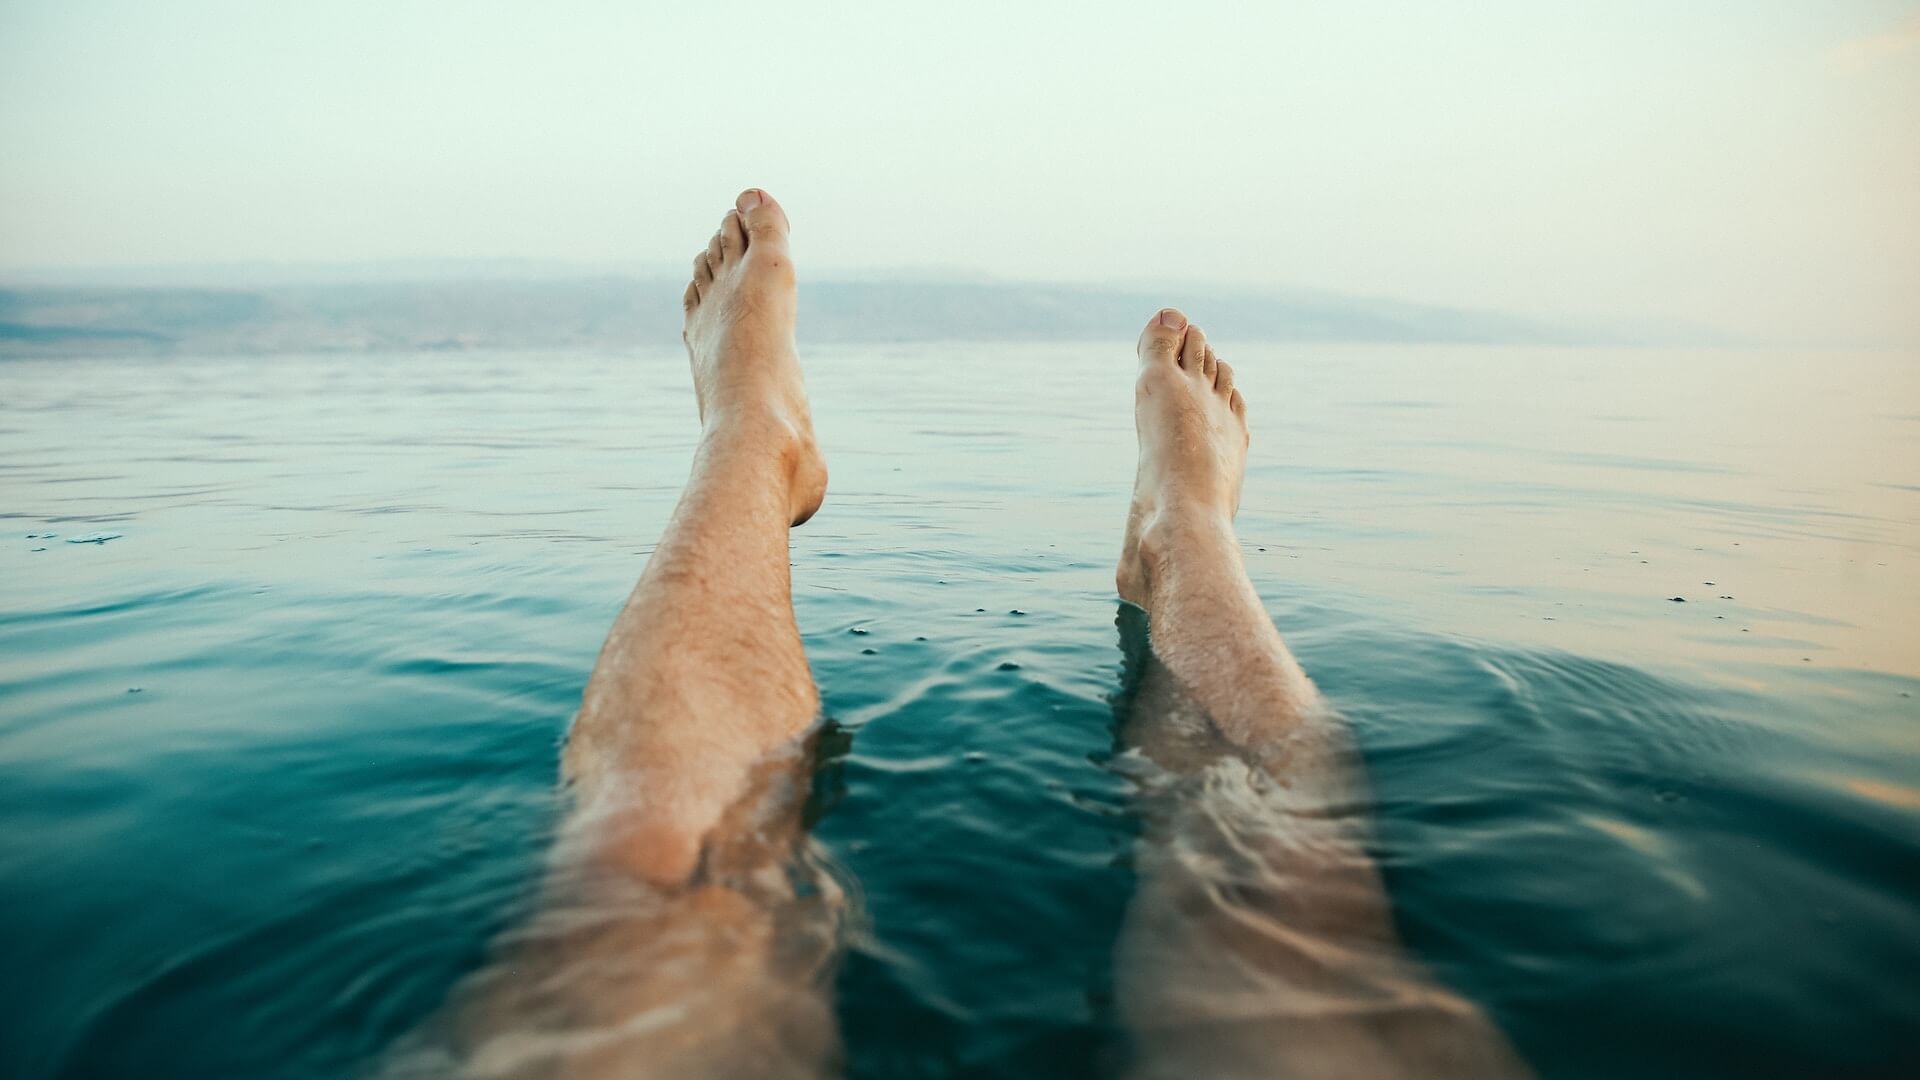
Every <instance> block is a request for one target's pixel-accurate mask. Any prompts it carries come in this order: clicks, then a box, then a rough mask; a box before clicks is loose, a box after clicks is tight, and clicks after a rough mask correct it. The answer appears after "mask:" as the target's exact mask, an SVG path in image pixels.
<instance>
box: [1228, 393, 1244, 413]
mask: <svg viewBox="0 0 1920 1080" xmlns="http://www.w3.org/2000/svg"><path fill="white" fill-rule="evenodd" d="M1227 404H1229V405H1231V406H1233V411H1234V412H1236V413H1238V414H1240V416H1241V418H1243V419H1244V418H1245V417H1246V415H1247V396H1246V395H1245V394H1242V393H1241V392H1240V391H1238V390H1235V391H1234V392H1233V396H1232V397H1230V398H1228V399H1227Z"/></svg>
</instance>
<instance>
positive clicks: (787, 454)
mask: <svg viewBox="0 0 1920 1080" xmlns="http://www.w3.org/2000/svg"><path fill="white" fill-rule="evenodd" d="M699 453H700V456H702V457H705V458H709V459H712V460H716V461H727V462H730V463H737V466H738V467H742V468H747V469H752V470H756V471H758V470H764V471H765V472H764V473H763V475H768V476H770V477H771V478H772V480H773V481H774V482H775V483H777V484H778V485H780V487H781V488H782V490H783V494H784V496H785V498H786V501H787V504H788V516H789V520H790V522H791V523H792V524H795V525H798V524H800V523H801V522H802V521H805V520H806V519H807V518H808V517H811V516H812V515H813V512H814V511H815V510H817V509H819V507H820V501H821V499H822V498H823V497H824V496H825V494H826V486H827V468H826V462H825V461H824V460H822V458H821V456H820V448H819V446H818V444H817V443H815V442H814V439H813V425H812V424H811V423H810V422H809V421H808V419H807V415H806V412H805V411H804V410H802V411H800V412H799V413H797V414H796V413H793V412H790V411H788V410H786V409H782V408H777V407H772V406H765V405H754V406H745V407H729V408H724V409H714V410H711V411H709V412H708V414H707V416H706V420H705V422H704V430H703V432H702V434H701V436H700V451H699ZM729 467H733V466H729Z"/></svg>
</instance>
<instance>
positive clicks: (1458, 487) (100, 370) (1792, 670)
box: [0, 312, 1920, 1078]
mask: <svg viewBox="0 0 1920 1080" xmlns="http://www.w3.org/2000/svg"><path fill="white" fill-rule="evenodd" d="M1201 314H1204V312H1201ZM1229 345H1231V343H1230V342H1229ZM1226 354H1227V355H1228V357H1229V358H1230V359H1231V360H1233V361H1234V363H1235V365H1236V367H1237V368H1238V369H1239V372H1240V383H1241V385H1242V386H1243V387H1244V388H1245V389H1246V391H1247V394H1248V396H1249V398H1250V399H1251V400H1252V403H1253V410H1254V411H1253V418H1254V431H1255V435H1254V445H1253V453H1252V459H1251V469H1250V475H1249V477H1248V482H1247V488H1246V495H1245V499H1244V508H1243V511H1242V516H1241V532H1242V536H1243V538H1244V540H1245V542H1246V551H1247V560H1248V565H1249V568H1250V570H1251V572H1252V574H1253V577H1254V581H1255V583H1256V585H1257V586H1258V588H1259V590H1260V592H1261V595H1262V596H1263V597H1264V598H1265V600H1266V602H1267V604H1268V606H1269V608H1270V610H1271V611H1272V613H1273V616H1274V618H1275V620H1276V622H1277V623H1278V625H1279V626H1280V628H1281V630H1282V632H1283V633H1284V634H1285V635H1286V636H1287V638H1288V640H1289V641H1290V642H1291V643H1292V645H1293V646H1294V648H1295V649H1296V651H1297V652H1298V654H1299V655H1300V657H1301V659H1302V661H1303V663H1304V664H1305V665H1306V667H1307V669H1308V670H1309V672H1311V673H1312V674H1313V675H1314V677H1315V678H1316V679H1317V680H1318V681H1319V682H1320V684H1321V686H1322V687H1323V688H1324V689H1325V690H1326V692H1327V693H1328V695H1329V696H1330V697H1331V698H1332V700H1333V701H1334V702H1335V703H1336V704H1337V705H1338V706H1339V708H1340V709H1341V710H1342V711H1343V712H1344V714H1345V715H1346V716H1347V717H1348V719H1349V721H1350V722H1351V725H1352V728H1353V730H1354V733H1355V737H1356V739H1357V741H1358V743H1359V745H1360V748H1361V751H1362V753H1363V755H1364V757H1365V759H1366V762H1367V767H1368V770H1369V772H1370V774H1371V778H1372V782H1373V788H1374V793H1375V796H1376V798H1377V800H1378V807H1377V813H1378V818H1379V837H1378V849H1377V856H1378V858H1379V860H1380V861H1381V864H1382V865H1383V867H1384V869H1385V873H1386V880H1387V885H1388V887H1389V890H1390V892H1391V894H1392V897H1393V902H1394V905H1395V911H1396V918H1397V920H1398V922H1399V925H1400V928H1401V930H1402V933H1403V934H1404V936H1405V937H1406V939H1407V940H1408V942H1409V944H1410V946H1411V947H1412V948H1413V949H1414V950H1416V951H1417V953H1418V954H1419V955H1420V957H1421V958H1422V959H1423V960H1425V961H1426V962H1427V963H1428V964H1429V965H1431V966H1432V967H1433V968H1434V969H1435V970H1436V971H1437V972H1438V973H1439V974H1440V975H1441V976H1442V977H1443V978H1444V979H1445V980H1447V981H1448V982H1449V983H1451V984H1452V985H1454V986H1455V987H1457V988H1459V989H1460V990H1461V991H1462V992H1464V993H1466V994H1468V995H1469V996H1471V997H1472V998H1474V999H1475V1000H1477V1001H1479V1002H1481V1003H1482V1004H1483V1005H1485V1006H1486V1008H1487V1009H1488V1010H1489V1011H1490V1012H1491V1013H1492V1014H1493V1015H1494V1016H1495V1017H1496V1018H1497V1019H1498V1020H1499V1022H1500V1023H1501V1024H1502V1025H1503V1026H1504V1028H1505V1029H1506V1030H1507V1031H1508V1033H1509V1034H1510V1035H1511V1037H1512V1038H1513V1040H1514V1041H1515V1043H1516V1045H1517V1046H1518V1047H1519V1048H1520V1049H1521V1050H1522V1052H1523V1053H1524V1054H1525V1055H1526V1056H1527V1057H1528V1059H1529V1060H1530V1061H1531V1062H1532V1063H1533V1064H1534V1065H1535V1067H1536V1068H1538V1069H1539V1070H1540V1071H1541V1072H1542V1073H1543V1074H1545V1075H1548V1076H1565V1077H1610V1076H1620V1075H1634V1076H1638V1077H1664V1076H1673V1077H1680V1076H1742V1077H1746V1076H1807V1075H1822V1076H1837V1075H1854V1076H1874V1075H1900V1074H1903V1073H1904V1074H1908V1075H1911V1074H1912V1073H1913V1071H1914V1070H1915V1069H1916V1068H1920V981H1916V979H1915V978H1914V974H1915V972H1917V971H1920V907H1917V906H1916V897H1915V883H1916V882H1920V727H1916V720H1920V708H1917V706H1916V702H1920V697H1917V696H1916V695H1917V694H1920V626H1917V625H1916V622H1917V621H1920V620H1917V617H1916V612H1917V611H1920V361H1917V360H1916V358H1914V357H1910V356H1869V355H1785V354H1766V353H1655V352H1574V351H1551V350H1526V349H1502V350H1484V349H1468V348H1392V349H1384V348H1329V347H1315V348H1291V347H1289V348H1281V347H1254V348H1231V347H1229V348H1228V349H1227V350H1226ZM807 363H808V366H809V380H810V385H811V388H812V391H813V395H814V399H815V406H816V412H817V421H818V427H819V431H820V435H821V437H822V441H823V443H824V445H825V448H826V451H827V454H828V458H829V462H830V465H831V467H832V470H833V487H832V490H831V493H830V494H829V497H828V503H827V506H826V508H825V510H824V511H823V512H822V513H821V515H820V516H819V517H818V518H817V519H815V521H814V522H812V523H811V524H809V525H807V526H806V527H805V528H803V529H801V530H799V532H797V533H796V535H795V540H794V555H793V558H794V564H795V569H794V579H795V603H796V606H797V609H798V614H799V621H800V625H801V628H802V630H803V632H804V634H805V636H806V640H807V645H808V648H809V651H810V653H811V656H812V659H813V665H814V670H815V674H816V677H817V679H818V681H819V683H820V685H821V688H822V691H823V694H824V698H825V703H826V709H827V712H828V713H829V715H830V717H831V718H832V720H833V722H834V724H835V732H836V737H835V739H834V740H833V742H834V743H835V746H834V749H833V752H832V753H831V754H829V755H827V757H826V759H825V760H824V761H823V762H822V763H821V766H820V772H819V775H818V778H817V785H818V788H819V791H818V797H817V800H816V803H817V807H818V810H819V812H820V815H821V816H820V821H819V825H818V828H817V830H816V834H817V836H818V837H819V839H820V841H821V843H822V844H823V845H824V847H825V848H826V849H827V851H828V852H829V853H830V855H831V856H832V858H833V859H834V860H835V861H836V862H837V863H838V864H839V865H840V867H841V868H842V869H843V871H844V872H845V873H846V875H847V876H848V877H849V878H850V879H851V880H853V881H855V882H857V887H858V894H859V897H860V903H861V908H862V911H863V912H864V915H863V918H862V919H861V920H860V921H859V923H858V924H857V926H856V929H855V930H854V931H853V932H852V935H851V938H850V940H849V942H848V951H847V956H846V960H845V963H844V965H843V969H842V973H841V976H840V980H839V1013H840V1018H841V1023H842V1025H843V1028H844V1030H845V1033H846V1040H847V1045H848V1051H849V1054H850V1073H851V1075H854V1076H857V1077H873V1078H881V1077H887V1078H892V1077H921V1076H925V1077H936V1076H938V1077H946V1076H968V1077H1002V1076H1004V1077H1025V1076H1047V1077H1069V1076H1082V1075H1103V1074H1107V1073H1110V1072H1111V1071H1112V1068H1113V1065H1114V1063H1115V1062H1116V1061H1117V1060H1118V1055H1119V1054H1120V1053H1121V1047H1122V1044H1121V1041H1120V1039H1119V1037H1118V1035H1117V1033H1116V1031H1115V1030H1114V1028H1113V1025H1112V1015H1111V1005H1110V1001H1111V985H1110V984H1111V970H1110V960H1109V952H1110V949H1111V947H1112V945H1113V940H1114V936H1115V933H1116V931H1117V929H1118V924H1119V919H1120V916H1121V913H1122V911H1123V909H1124V906H1125V904H1126V902H1127V899H1128V895H1129V891H1130V889H1131V886H1132V871H1131V868H1130V861H1129V853H1130V851H1131V848H1132V844H1133V840H1134V838H1135V835H1136V832H1137V828H1138V826H1137V824H1136V822H1135V819H1134V817H1133V815H1132V813H1131V811H1130V802H1131V794H1132V788H1131V785H1130V782H1129V780H1128V779H1127V769H1126V768H1125V767H1124V762H1122V761H1118V760H1116V757H1117V756H1118V755H1119V754H1120V751H1119V750H1118V748H1116V746H1115V744H1114V734H1113V725H1114V709H1115V701H1116V698H1117V696H1118V695H1119V694H1120V692H1121V689H1122V687H1121V659H1122V654H1121V649H1120V636H1119V631H1118V629H1117V620H1118V618H1119V616H1120V615H1121V610H1120V608H1119V605H1118V604H1117V603H1116V601H1115V599H1114V597H1113V593H1112V565H1113V560H1114V557H1115V555H1116V553H1117V543H1118V535H1119V528H1120V524H1121V521H1122V517H1123V514H1124V509H1125V504H1126V497H1127V490H1128V484H1129V482H1130V478H1131V470H1132V453H1133V447H1132V438H1133V435H1132V427H1131V415H1130V408H1131V390H1130V383H1129V379H1130V374H1129V369H1130V366H1131V358H1130V352H1129V346H1128V345H1127V344H1126V343H1124V342H1115V343H1111V344H1096V345H1085V346H1071V345H1047V346H1005V345H995V346H991V347H989V346H980V345H960V344H950V345H918V344H916V345H900V346H895V347H871V346H869V347H860V348H847V349H826V348H820V349H813V350H810V351H809V352H808V354H807ZM694 435H695V424H694V410H693V403H692V398H691V395H690V392H689V391H688V389H687V386H686V377H685V369H684V361H683V360H682V358H681V357H680V356H679V355H678V354H677V353H675V352H671V351H667V350H662V351H660V352H659V353H657V354H653V355H646V356H641V357H637V358H636V357H600V356H580V355H566V354H537V355H446V354H433V355H406V356H330V357H276V358H271V359H174V360H163V361H153V360H141V361H107V360H84V361H78V360H68V361H59V362H37V361H26V362H14V363H8V364H5V365H0V493H3V495H4V498H0V516H3V517H4V519H5V523H4V527H5V528H6V530H7V532H6V533H5V534H0V826H3V831H0V972H4V973H5V974H4V977H0V1016H3V1017H5V1021H4V1023H3V1024H0V1074H4V1075H6V1076H9V1077H19V1078H40V1077H96V1076H135V1075H137V1076H143V1077H202V1076H248V1077H273V1078H295V1077H333V1076H342V1075H355V1074H357V1073H361V1072H364V1071H365V1070H367V1069H369V1068H370V1067H371V1066H372V1064H373V1063H374V1062H375V1061H376V1060H377V1059H378V1057H379V1055H380V1054H381V1052H382V1050H383V1048H385V1047H386V1046H388V1045H389V1044H390V1043H392V1042H393V1041H394V1040H395V1039H396V1038H397V1037H399V1036H401V1035H402V1034H404V1033H405V1032H407V1031H408V1030H410V1029H412V1028H413V1027H414V1026H415V1025H417V1024H418V1023H420V1022H421V1021H422V1019H423V1018H425V1017H427V1016H428V1015H429V1014H431V1013H432V1012H433V1011H434V1010H435V1008H436V1007H437V1006H438V1005H439V1004H440V1003H441V1002H442V1001H443V1000H444V999H445V997H446V996H447V994H448V991H449V989H450V988H451V987H452V986H453V985H454V984H455V983H456V982H457V981H458V980H459V978H460V977H461V976H462V975H463V974H465V973H468V972H470V971H472V970H473V969H474V968H475V967H476V966H477V965H479V964H480V962H481V961H482V959H483V958H484V956H485V954H486V948H487V943H488V941H489V940H490V939H491V938H492V937H493V936H494V935H495V934H497V933H498V932H499V931H501V930H502V929H503V928H506V927H508V926H511V925H513V924H514V922H515V921H516V920H517V919H518V918H520V917H521V916H523V915H524V914H525V911H526V909H527V906H528V904H529V902H530V900H531V898H532V896H531V892H532V889H533V887H534V885H535V884H536V883H537V879H538V874H539V871H540V857H541V853H542V851H543V848H544V846H545V843H546V840H547V838H548V836H549V835H550V833H551V831H552V829H553V826H554V823H555V815H556V813H557V811H558V809H559V803H558V801H557V798H556V791H555V787H554V778H555V771H556V751H557V745H558V742H559V740H560V738H561V737H562V735H563V733H564V731H565V728H566V724H567V720H568V717H569V715H570V713H571V711H572V709H573V707H574V706H575V704H576V703H577V700H578V695H579V692H580V689H581V686H582V684H583V683H584V681H585V678H586V675H587V672H588V670H589V668H590V666H591V664H592V661H593V657H594V654H595V651H596V649H597V648H598V645H599V643H600V638H601V636H602V634H603V633H604V632H605V630H606V628H607V625H608V624H609V622H610V621H611V619H612V616H613V613H614V611H615V610H616V608H617V606H618V605H619V603H620V602H621V600H622V598H623V597H624V595H625V593H626V591H627V590H628V588H630V586H631V584H632V581H633V579H634V577H635V576H636V575H637V574H638V572H639V569H640V567H641V565H642V563H643V561H644V559H645V557H646V553H647V550H648V545H649V544H650V543H651V541H652V539H653V538H654V537H655V536H656V535H657V533H658V530H659V529H660V527H661V525H662V523H663V522H664V520H665V518H666V515H667V513H668V511H669V510H670V508H671V505H672V500H673V498H674V495H675V492H676V490H677V488H678V485H679V483H680V481H681V479H682V478H683V476H684V474H685V470H686V467H687V464H688V461H689V456H690V451H691V447H692V441H693V437H694ZM49 534H50V535H49ZM107 536H112V537H113V538H112V539H104V538H105V537H107ZM88 537H100V538H103V539H102V541H101V542H93V543H86V542H82V543H75V542H72V541H74V540H76V539H85V538H88ZM1676 596H1679V597H1683V598H1684V602H1674V601H1673V600H1672V599H1670V598H1672V597H1676ZM856 628H858V629H860V630H864V631H866V632H865V633H859V634H856V633H853V632H852V631H853V630H855V629H856Z"/></svg>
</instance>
